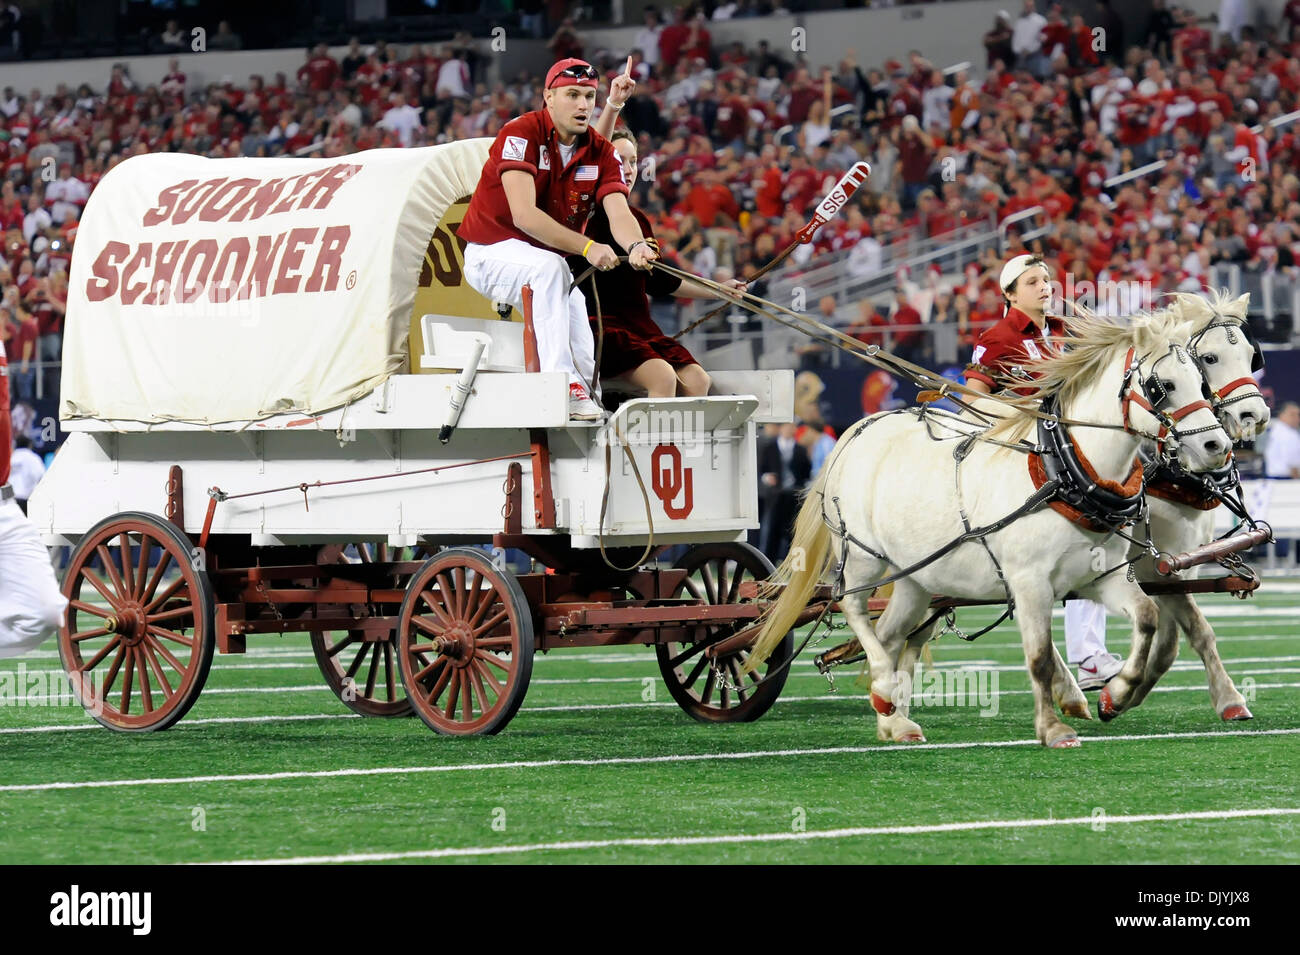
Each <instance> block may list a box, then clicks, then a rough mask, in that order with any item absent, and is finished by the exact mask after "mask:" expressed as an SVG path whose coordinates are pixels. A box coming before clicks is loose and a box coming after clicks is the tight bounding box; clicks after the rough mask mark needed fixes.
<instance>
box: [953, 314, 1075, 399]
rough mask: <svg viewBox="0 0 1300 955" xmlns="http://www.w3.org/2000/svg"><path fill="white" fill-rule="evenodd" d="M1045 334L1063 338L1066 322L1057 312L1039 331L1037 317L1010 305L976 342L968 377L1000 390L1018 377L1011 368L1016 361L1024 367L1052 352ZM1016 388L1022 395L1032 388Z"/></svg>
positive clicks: (970, 379) (967, 371) (1048, 336)
mask: <svg viewBox="0 0 1300 955" xmlns="http://www.w3.org/2000/svg"><path fill="white" fill-rule="evenodd" d="M1044 337H1047V338H1054V339H1057V340H1060V339H1062V338H1064V337H1065V323H1064V322H1063V321H1061V319H1059V318H1057V317H1056V316H1055V315H1052V316H1049V317H1048V319H1047V327H1046V328H1044V329H1043V330H1042V331H1041V332H1040V331H1039V330H1038V326H1037V325H1035V324H1034V320H1033V319H1032V318H1030V317H1029V316H1028V315H1026V314H1025V313H1024V312H1022V311H1020V309H1018V308H1012V309H1008V310H1007V314H1006V315H1005V316H1003V318H1002V321H1000V322H998V323H997V324H996V325H994V326H993V327H992V328H990V329H988V330H986V331H985V332H984V334H982V335H980V337H979V340H978V341H977V342H976V343H975V351H974V353H973V354H972V355H971V363H970V364H969V365H967V366H966V380H967V381H982V382H984V384H986V385H988V386H989V388H990V389H992V390H994V391H997V390H998V389H999V388H1002V387H1004V386H1005V385H1006V384H1007V382H1009V381H1012V380H1014V379H1015V378H1017V377H1019V376H1018V375H1015V374H1014V373H1013V372H1012V371H1011V368H1012V366H1013V365H1019V366H1021V367H1023V366H1024V365H1025V364H1026V363H1027V362H1029V361H1031V360H1034V359H1038V358H1046V357H1047V356H1048V355H1049V354H1050V353H1051V352H1050V351H1049V348H1050V347H1053V346H1049V345H1047V343H1046V342H1045V341H1044ZM999 379H1001V380H999ZM1013 390H1014V391H1015V392H1016V394H1020V395H1023V394H1028V391H1029V390H1028V389H1026V388H1016V389H1013Z"/></svg>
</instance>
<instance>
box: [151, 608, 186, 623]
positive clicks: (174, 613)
mask: <svg viewBox="0 0 1300 955" xmlns="http://www.w3.org/2000/svg"><path fill="white" fill-rule="evenodd" d="M193 615H194V604H185V605H184V606H183V607H173V608H172V609H171V610H164V611H163V612H162V613H151V614H149V619H150V620H175V619H177V618H178V617H192V616H193Z"/></svg>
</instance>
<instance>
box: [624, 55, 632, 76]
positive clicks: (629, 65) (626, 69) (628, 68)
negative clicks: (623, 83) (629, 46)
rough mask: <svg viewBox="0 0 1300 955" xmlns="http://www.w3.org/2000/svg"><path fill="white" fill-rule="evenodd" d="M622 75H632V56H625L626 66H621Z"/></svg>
mask: <svg viewBox="0 0 1300 955" xmlns="http://www.w3.org/2000/svg"><path fill="white" fill-rule="evenodd" d="M623 75H624V76H631V75H632V57H630V56H629V57H628V58H627V66H625V67H623Z"/></svg>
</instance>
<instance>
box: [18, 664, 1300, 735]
mask: <svg viewBox="0 0 1300 955" xmlns="http://www.w3.org/2000/svg"><path fill="white" fill-rule="evenodd" d="M976 672H978V671H976ZM1297 672H1300V670H1296V669H1267V670H1241V671H1238V672H1237V674H1236V675H1237V676H1242V675H1245V674H1252V673H1258V674H1265V673H1297ZM795 676H807V677H812V676H820V674H815V673H798V674H795ZM848 676H849V674H843V675H842V677H841V679H846V678H847V677H848ZM533 682H534V683H535V682H538V681H536V680H534V681H533ZM552 682H555V683H559V682H563V681H559V680H555V681H552ZM573 682H583V681H573ZM637 682H640V681H639V680H638V681H637ZM1254 688H1255V689H1256V690H1289V689H1300V683H1256V684H1255V687H1254ZM1205 689H1206V687H1205V684H1203V683H1191V684H1188V685H1186V686H1169V685H1162V686H1157V687H1155V688H1154V689H1152V691H1151V692H1152V693H1182V692H1188V691H1195V690H1205ZM317 692H321V693H328V692H331V691H330V690H329V688H328V687H326V686H324V685H323V684H322V685H319V686H318V685H316V684H312V685H309V686H273V687H247V688H241V687H219V688H216V689H204V690H203V692H202V695H207V694H212V693H222V694H234V693H317ZM945 692H947V691H945ZM953 692H954V693H955V692H956V691H955V689H954V690H953ZM1033 692H1034V691H1033V690H1032V689H1022V690H996V691H994V690H988V691H986V692H985V693H983V694H982V695H983V696H986V697H989V696H1022V695H1027V694H1030V693H1033ZM966 695H967V698H968V699H971V700H976V699H978V697H979V696H980V695H981V694H979V693H978V692H977V690H976V689H971V688H967V689H966ZM866 699H868V697H867V696H866V695H865V694H862V695H859V694H845V693H830V692H827V693H822V694H818V695H817V696H782V697H780V698H779V699H778V700H777V703H810V702H816V701H819V700H822V701H830V702H837V701H840V700H866ZM45 700H46V697H44V696H33V697H23V703H22V705H21V706H18V707H13V708H14V709H18V708H22V707H35V706H41V705H43V704H44V703H45ZM60 705H66V706H67V708H68V709H73V708H75V707H74V706H73V705H71V704H64V703H63V701H62V699H60ZM676 705H677V704H676V703H674V702H670V701H651V702H645V701H643V702H632V703H565V704H556V705H553V706H530V705H528V704H526V703H525V704H524V706H523V708H522V709H521V712H524V713H581V712H586V711H594V710H640V709H653V708H655V707H673V706H676ZM969 705H970V706H973V705H974V704H969ZM2 712H4V708H3V707H0V713H2ZM348 715H356V714H348ZM285 718H286V719H299V718H301V717H285ZM308 718H313V719H314V718H315V717H308ZM322 718H323V717H322ZM239 719H240V718H238V717H223V718H221V719H219V720H214V721H215V722H238V721H239ZM275 719H278V717H274V716H266V717H260V716H259V717H251V718H250V720H249V721H250V722H270V721H272V720H275ZM202 722H205V721H204V720H185V721H184V722H183V723H181V724H179V725H180V726H194V725H196V724H198V723H202ZM96 725H98V724H96ZM92 728H94V727H92V726H91V725H89V724H87V725H85V726H82V725H79V724H76V725H69V726H38V727H16V728H9V729H0V734H3V733H52V732H55V731H57V730H60V729H69V730H75V729H92Z"/></svg>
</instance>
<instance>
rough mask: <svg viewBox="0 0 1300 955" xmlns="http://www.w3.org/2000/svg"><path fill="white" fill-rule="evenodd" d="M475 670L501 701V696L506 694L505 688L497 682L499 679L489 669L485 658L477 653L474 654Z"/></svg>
mask: <svg viewBox="0 0 1300 955" xmlns="http://www.w3.org/2000/svg"><path fill="white" fill-rule="evenodd" d="M474 669H475V670H477V671H478V672H479V674H480V675H481V678H482V679H483V680H486V681H487V685H488V686H490V687H492V692H493V694H494V695H495V696H496V698H497V699H501V694H502V693H504V692H505V687H503V686H502V685H501V684H500V683H499V682H498V681H497V678H496V677H495V676H493V675H492V671H491V670H489V669H488V668H487V663H485V662H484V660H483V658H482V657H481V656H479V654H477V653H476V654H474Z"/></svg>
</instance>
